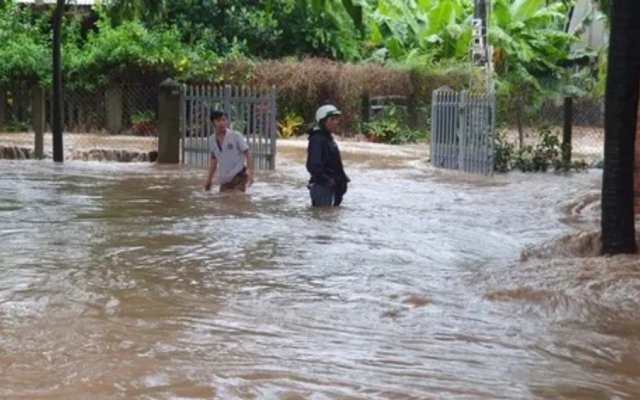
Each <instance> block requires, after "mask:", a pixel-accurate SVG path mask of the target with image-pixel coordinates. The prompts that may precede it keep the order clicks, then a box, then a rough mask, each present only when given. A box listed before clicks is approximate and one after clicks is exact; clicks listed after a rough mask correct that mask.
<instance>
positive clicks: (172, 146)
mask: <svg viewBox="0 0 640 400" xmlns="http://www.w3.org/2000/svg"><path fill="white" fill-rule="evenodd" d="M181 89H182V87H181V86H180V84H179V83H177V82H175V81H174V80H172V79H167V80H165V81H164V82H162V83H161V84H160V95H159V98H158V100H159V105H158V160H157V162H158V164H178V163H179V162H180V100H181V93H182V90H181Z"/></svg>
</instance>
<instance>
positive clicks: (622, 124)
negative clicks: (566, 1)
mask: <svg viewBox="0 0 640 400" xmlns="http://www.w3.org/2000/svg"><path fill="white" fill-rule="evenodd" d="M608 62H609V63H608V68H609V70H608V72H607V82H606V83H607V86H606V92H605V127H604V131H605V138H604V173H603V177H602V221H601V224H602V253H603V254H606V255H615V254H629V253H636V252H637V251H638V247H637V244H636V239H635V221H634V217H635V216H634V209H633V202H634V190H633V169H634V168H633V167H634V150H635V138H636V121H637V113H638V92H639V89H640V3H638V0H616V1H615V2H613V6H612V9H611V35H610V38H609V57H608Z"/></svg>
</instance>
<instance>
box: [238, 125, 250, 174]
mask: <svg viewBox="0 0 640 400" xmlns="http://www.w3.org/2000/svg"><path fill="white" fill-rule="evenodd" d="M237 138H238V150H240V152H241V153H244V158H245V161H246V164H247V175H248V177H249V179H248V182H247V183H248V184H249V186H251V184H252V183H253V154H251V149H250V148H249V145H248V144H247V141H246V140H245V139H244V136H242V134H238V135H237Z"/></svg>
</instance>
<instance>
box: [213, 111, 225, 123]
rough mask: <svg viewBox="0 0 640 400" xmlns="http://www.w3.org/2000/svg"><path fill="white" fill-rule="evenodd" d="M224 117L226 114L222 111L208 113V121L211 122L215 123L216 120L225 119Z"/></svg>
mask: <svg viewBox="0 0 640 400" xmlns="http://www.w3.org/2000/svg"><path fill="white" fill-rule="evenodd" d="M226 116H227V113H226V112H224V111H222V110H211V112H210V113H209V119H210V120H211V121H215V120H216V119H219V118H222V117H226Z"/></svg>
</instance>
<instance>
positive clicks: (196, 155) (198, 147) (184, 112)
mask: <svg viewBox="0 0 640 400" xmlns="http://www.w3.org/2000/svg"><path fill="white" fill-rule="evenodd" d="M182 91H183V92H182V104H181V113H180V114H181V116H180V125H181V128H180V130H181V132H182V152H181V158H182V163H183V164H188V165H198V166H204V167H206V166H208V165H209V159H210V156H209V151H210V150H209V149H210V140H213V139H212V135H213V127H212V125H211V121H210V120H209V112H210V111H211V110H213V109H218V110H224V111H225V112H226V113H227V115H228V116H229V128H230V129H233V130H236V131H238V132H240V133H242V134H243V135H244V137H245V139H246V140H247V144H248V145H249V148H250V149H251V152H252V153H253V160H254V167H255V169H256V170H273V169H275V167H276V137H277V131H276V129H277V128H276V91H275V88H274V87H272V88H271V89H270V90H257V89H248V88H244V87H243V88H237V87H232V86H231V85H225V86H223V87H220V86H187V85H183V87H182Z"/></svg>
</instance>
